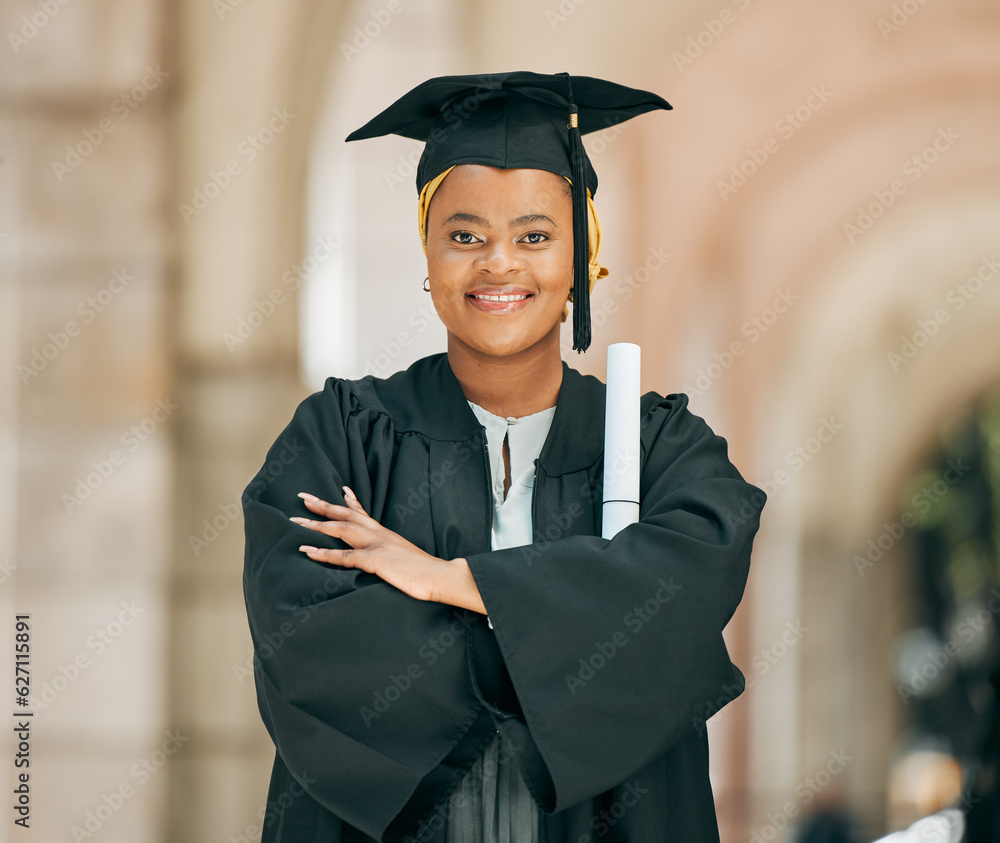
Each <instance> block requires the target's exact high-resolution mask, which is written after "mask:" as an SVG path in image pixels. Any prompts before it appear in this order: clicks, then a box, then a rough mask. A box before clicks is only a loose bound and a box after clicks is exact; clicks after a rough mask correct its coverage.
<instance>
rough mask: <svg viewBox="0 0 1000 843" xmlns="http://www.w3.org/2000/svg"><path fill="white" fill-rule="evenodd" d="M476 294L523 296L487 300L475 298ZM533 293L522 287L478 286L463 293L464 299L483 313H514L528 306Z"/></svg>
mask: <svg viewBox="0 0 1000 843" xmlns="http://www.w3.org/2000/svg"><path fill="white" fill-rule="evenodd" d="M476 296H525V298H523V299H518V300H515V301H489V300H486V299H477V298H475V297H476ZM533 297H534V293H532V292H531V291H530V290H525V289H524V288H523V287H480V288H479V289H477V290H470V291H469V292H468V293H466V294H465V299H466V301H468V302H469V304H471V305H472V306H473V307H474V308H476V309H477V310H482V311H483V312H484V313H516V312H518V311H519V310H523V309H524V308H525V307H527V306H528V303H529V302H530V301H531V299H532V298H533Z"/></svg>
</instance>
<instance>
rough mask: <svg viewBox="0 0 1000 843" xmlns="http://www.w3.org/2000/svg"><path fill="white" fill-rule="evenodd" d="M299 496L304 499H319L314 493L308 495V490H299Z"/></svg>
mask: <svg viewBox="0 0 1000 843" xmlns="http://www.w3.org/2000/svg"><path fill="white" fill-rule="evenodd" d="M299 497H300V498H302V500H304V501H318V500H319V498H317V497H316V496H315V495H310V494H309V493H308V492H299Z"/></svg>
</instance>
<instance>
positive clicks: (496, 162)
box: [347, 71, 671, 351]
mask: <svg viewBox="0 0 1000 843" xmlns="http://www.w3.org/2000/svg"><path fill="white" fill-rule="evenodd" d="M657 108H662V109H670V108H671V105H670V103H668V102H667V101H666V100H664V99H663V98H662V97H660V96H657V95H656V94H653V93H650V92H649V91H641V90H638V89H636V88H628V87H626V86H624V85H618V84H615V83H614V82H607V81H605V80H603V79H594V78H593V77H590V76H570V75H569V74H568V73H555V74H542V73H531V72H528V71H519V72H515V73H490V74H485V75H478V76H477V75H472V76H438V77H436V78H434V79H428V80H427V81H426V82H423V83H422V84H420V85H417V87H416V88H414V89H413V90H411V91H410V92H409V93H407V94H404V95H403V96H402V97H400V98H399V99H398V100H396V102H394V103H393V104H392V105H390V106H389V107H388V108H387V109H385V111H383V112H382V113H381V114H378V115H376V116H375V117H373V118H372V119H371V120H369V121H368V122H367V123H366V124H365V125H364V126H362V127H361V128H360V129H358V130H356V131H354V132H352V133H351V134H350V135H348V136H347V140H349V141H353V140H363V139H365V138H374V137H380V136H382V135H389V134H395V135H402V136H403V137H407V138H413V139H415V140H419V141H424V143H425V144H426V145H425V146H424V151H423V154H422V155H421V156H420V161H419V162H418V164H417V192H418V193H419V192H420V191H421V190H422V189H423V187H424V185H425V184H427V182H429V181H431V179H433V178H434V177H435V176H437V175H439V174H440V173H442V172H444V171H445V170H447V169H448V168H449V167H451V166H454V165H456V164H483V165H486V166H489V167H499V168H502V169H506V170H512V169H533V170H548V171H549V172H552V173H555V174H557V175H560V176H565V177H567V178H569V179H571V180H572V182H573V187H572V192H573V250H574V251H573V267H574V270H573V271H574V274H573V348H574V349H576V350H577V351H586V350H587V348H588V347H589V346H590V283H589V282H590V279H589V270H588V244H587V189H588V188H589V190H590V195H591V196H593V195H595V194H596V193H597V173H595V172H594V168H593V166H592V165H591V163H590V159H589V158H588V157H587V153H586V151H585V150H584V148H583V142H582V141H581V139H580V136H581V135H582V134H586V133H587V132H593V131H597V130H598V129H604V128H607V127H608V126H614V125H617V124H618V123H622V122H624V121H625V120H629V119H631V118H632V117H635V116H637V115H639V114H644V113H646V112H647V111H652V110H654V109H657Z"/></svg>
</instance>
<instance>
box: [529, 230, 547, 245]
mask: <svg viewBox="0 0 1000 843" xmlns="http://www.w3.org/2000/svg"><path fill="white" fill-rule="evenodd" d="M548 239H549V236H548V235H547V234H544V233H543V232H541V231H531V232H529V233H528V234H525V235H524V242H525V243H529V244H532V245H534V244H538V243H544V242H545V241H546V240H548Z"/></svg>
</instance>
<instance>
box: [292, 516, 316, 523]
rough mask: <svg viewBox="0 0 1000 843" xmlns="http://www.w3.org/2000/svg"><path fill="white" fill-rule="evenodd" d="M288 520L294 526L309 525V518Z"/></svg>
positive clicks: (296, 517)
mask: <svg viewBox="0 0 1000 843" xmlns="http://www.w3.org/2000/svg"><path fill="white" fill-rule="evenodd" d="M288 520H289V521H294V522H295V523H296V524H309V523H310V521H311V519H309V518H299V517H298V516H295V517H294V518H289V519H288Z"/></svg>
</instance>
